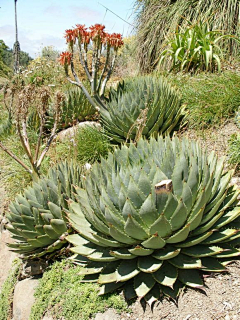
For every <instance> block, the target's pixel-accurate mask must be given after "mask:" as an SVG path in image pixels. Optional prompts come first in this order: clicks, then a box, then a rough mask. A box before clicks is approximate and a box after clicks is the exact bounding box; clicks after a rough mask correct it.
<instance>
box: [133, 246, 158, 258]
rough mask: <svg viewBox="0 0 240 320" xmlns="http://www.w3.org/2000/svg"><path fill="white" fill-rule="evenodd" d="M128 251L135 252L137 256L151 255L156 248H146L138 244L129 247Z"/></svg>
mask: <svg viewBox="0 0 240 320" xmlns="http://www.w3.org/2000/svg"><path fill="white" fill-rule="evenodd" d="M128 251H129V252H130V253H131V254H134V255H136V256H149V255H150V254H152V253H153V251H154V250H152V249H145V248H143V247H141V246H139V245H137V246H136V247H135V248H133V249H128Z"/></svg>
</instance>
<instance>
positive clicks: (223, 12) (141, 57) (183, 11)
mask: <svg viewBox="0 0 240 320" xmlns="http://www.w3.org/2000/svg"><path fill="white" fill-rule="evenodd" d="M136 6H137V15H136V24H137V34H136V44H137V56H138V61H139V64H140V68H141V70H142V71H144V72H149V71H152V70H153V69H155V67H156V66H157V64H158V62H159V59H160V53H161V52H162V50H163V48H164V47H165V45H166V40H167V39H169V38H170V37H171V35H172V34H173V33H174V32H175V30H176V29H177V27H178V26H181V27H183V28H184V27H185V26H186V25H187V21H191V23H193V24H194V23H196V22H197V21H199V19H201V20H202V21H211V23H210V28H211V29H215V30H216V29H218V30H223V31H224V33H225V34H231V35H234V36H237V37H239V35H240V24H239V8H240V5H239V1H238V0H225V1H222V0H206V1H202V0H196V1H193V0H175V1H166V0H151V1H141V3H139V1H137V2H136ZM223 49H224V50H225V51H226V52H227V53H228V54H230V55H232V56H235V57H237V56H239V42H236V41H234V40H233V39H228V40H227V41H225V42H224V43H223Z"/></svg>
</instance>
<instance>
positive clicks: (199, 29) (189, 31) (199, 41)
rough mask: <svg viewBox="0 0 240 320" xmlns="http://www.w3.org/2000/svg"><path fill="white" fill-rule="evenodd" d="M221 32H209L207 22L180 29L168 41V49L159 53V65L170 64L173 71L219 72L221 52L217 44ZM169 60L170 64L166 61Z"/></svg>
mask: <svg viewBox="0 0 240 320" xmlns="http://www.w3.org/2000/svg"><path fill="white" fill-rule="evenodd" d="M222 38H223V35H222V32H220V31H217V30H211V29H210V27H209V24H208V23H207V22H202V21H200V22H198V23H196V24H190V25H189V26H188V27H187V28H186V29H182V28H180V31H178V30H177V31H176V32H175V34H174V37H173V38H172V39H170V40H169V48H167V49H166V50H164V51H163V52H162V53H161V58H160V61H159V65H160V66H161V64H162V63H163V62H165V65H166V64H167V65H168V64H170V68H171V70H174V71H186V72H193V73H194V72H196V71H215V70H216V69H217V70H218V71H221V60H222V51H221V49H220V47H219V46H218V44H217V43H218V42H219V41H220V40H221V39H222ZM168 58H170V62H168V61H166V60H168Z"/></svg>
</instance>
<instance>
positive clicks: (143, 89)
mask: <svg viewBox="0 0 240 320" xmlns="http://www.w3.org/2000/svg"><path fill="white" fill-rule="evenodd" d="M181 103H182V101H181V98H180V96H179V92H178V91H176V90H175V89H174V88H172V87H171V85H170V84H169V83H168V82H167V81H166V80H165V79H164V78H162V77H150V76H144V77H138V78H134V79H131V80H127V81H125V82H123V83H120V84H119V85H118V87H117V90H114V89H111V90H110V93H109V100H108V102H107V104H106V108H103V107H101V108H100V114H101V122H102V124H103V126H104V129H105V131H106V132H107V133H108V135H109V136H110V137H111V138H112V139H113V141H115V142H117V143H122V142H125V141H130V140H132V141H135V140H138V135H139V132H141V134H142V136H144V137H147V138H149V137H150V136H151V135H154V136H156V135H158V134H162V135H168V134H170V133H171V132H172V131H174V130H177V129H178V128H179V124H180V122H181V120H182V118H183V113H184V107H183V106H182V104H181Z"/></svg>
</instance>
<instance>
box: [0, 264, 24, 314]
mask: <svg viewBox="0 0 240 320" xmlns="http://www.w3.org/2000/svg"><path fill="white" fill-rule="evenodd" d="M20 267H21V261H20V260H18V259H17V260H14V262H13V264H12V268H11V271H10V273H9V275H8V277H7V279H6V281H5V282H4V284H3V286H2V288H1V293H0V320H6V319H11V318H12V302H13V292H14V287H15V285H16V283H17V280H18V276H19V271H20Z"/></svg>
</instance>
